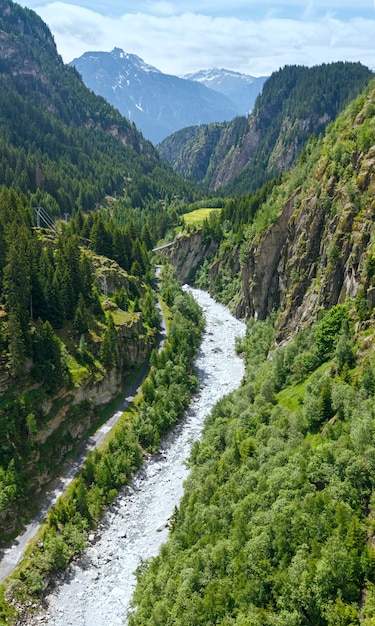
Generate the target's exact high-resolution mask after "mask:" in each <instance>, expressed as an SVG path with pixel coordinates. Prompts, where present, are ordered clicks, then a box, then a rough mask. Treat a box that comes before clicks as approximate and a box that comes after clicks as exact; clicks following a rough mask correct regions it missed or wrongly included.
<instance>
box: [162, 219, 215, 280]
mask: <svg viewBox="0 0 375 626" xmlns="http://www.w3.org/2000/svg"><path fill="white" fill-rule="evenodd" d="M218 247H219V246H218V244H217V243H216V242H215V241H212V240H211V239H210V240H207V241H203V240H202V235H201V233H200V231H198V232H196V233H193V234H192V235H188V236H186V235H183V236H180V237H177V239H176V243H175V245H174V246H173V248H172V250H171V251H170V252H169V257H170V262H171V263H172V265H173V267H175V269H176V275H177V278H178V280H179V281H180V282H181V283H182V284H184V283H187V282H189V280H191V279H192V278H193V277H194V275H195V272H196V271H197V269H198V268H199V266H200V265H201V264H202V262H203V261H204V259H206V258H209V257H210V256H212V255H213V254H214V253H215V252H216V251H217V249H218Z"/></svg>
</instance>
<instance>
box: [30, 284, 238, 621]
mask: <svg viewBox="0 0 375 626" xmlns="http://www.w3.org/2000/svg"><path fill="white" fill-rule="evenodd" d="M188 289H189V290H190V291H191V293H192V294H193V296H194V297H195V299H196V300H197V302H198V303H199V304H200V305H201V307H202V308H203V311H204V314H205V318H206V328H205V332H204V335H203V339H202V343H201V348H200V351H199V354H198V355H197V358H196V361H195V366H196V370H197V373H198V379H199V391H198V392H197V394H196V395H195V396H194V397H193V399H192V402H191V404H190V407H189V409H188V410H187V411H186V414H185V417H184V419H183V420H182V422H181V423H180V424H179V425H178V426H177V428H176V429H175V430H174V431H173V432H172V433H170V435H169V436H168V437H167V438H166V439H164V441H163V442H162V444H161V445H160V449H159V451H158V453H157V454H155V455H153V456H152V457H150V458H149V459H148V460H147V462H146V463H145V464H144V465H143V466H142V468H141V469H140V470H139V471H138V472H137V474H136V476H135V477H134V479H133V481H132V483H131V484H130V485H128V486H126V487H124V488H123V490H122V491H121V492H120V493H119V495H118V497H117V499H116V501H115V502H114V503H113V505H112V506H111V507H110V509H109V510H108V511H107V513H106V514H105V516H104V518H103V520H102V522H101V524H100V526H99V527H98V529H97V530H96V531H95V532H92V533H91V534H90V536H89V542H90V543H89V546H88V548H87V549H86V551H85V552H84V554H83V555H82V557H81V558H80V559H79V561H77V562H75V563H74V564H72V565H71V566H70V567H69V569H68V571H67V573H66V574H65V576H64V578H63V580H62V581H61V582H60V583H58V584H57V585H56V586H55V588H54V589H53V591H52V592H51V593H50V594H49V595H48V596H47V597H46V599H45V608H44V609H43V610H42V612H40V613H38V614H37V615H36V616H35V617H34V618H33V619H30V621H28V624H30V626H34V625H35V626H36V625H37V624H47V625H48V626H70V625H72V626H73V625H74V626H116V625H120V624H125V623H126V614H127V612H128V609H129V604H130V600H131V597H132V593H133V590H134V585H135V570H136V568H137V567H138V565H139V564H140V563H141V562H142V560H144V559H148V558H149V557H152V556H154V555H156V554H157V553H158V551H159V549H160V547H161V545H162V544H163V543H164V542H165V541H166V539H167V536H168V519H169V518H170V517H171V515H172V514H173V511H174V509H175V506H176V505H178V503H179V501H180V499H181V497H182V494H183V482H184V480H185V478H186V477H187V473H188V470H187V468H186V465H185V461H186V459H187V458H188V456H189V452H190V449H191V445H192V443H193V442H194V441H196V440H197V439H198V438H199V437H200V434H201V432H202V427H203V423H204V420H205V418H206V417H207V415H208V414H209V413H210V411H211V409H212V407H213V406H214V405H215V404H216V402H217V401H218V400H219V399H220V398H222V397H223V396H224V395H226V394H228V393H229V392H231V391H233V390H234V389H236V388H237V387H238V386H239V385H240V382H241V380H242V378H243V375H244V365H243V362H242V360H241V359H240V358H239V357H238V356H237V355H236V353H235V338H236V337H238V336H243V335H244V333H245V325H244V324H243V323H242V322H240V321H239V320H236V319H235V318H234V317H233V316H232V315H231V314H230V313H229V311H228V309H226V308H225V307H223V306H222V305H220V304H218V303H216V302H215V301H214V300H213V299H212V298H211V297H210V296H209V295H208V294H207V293H205V292H203V291H200V290H197V289H192V288H190V287H189V288H188Z"/></svg>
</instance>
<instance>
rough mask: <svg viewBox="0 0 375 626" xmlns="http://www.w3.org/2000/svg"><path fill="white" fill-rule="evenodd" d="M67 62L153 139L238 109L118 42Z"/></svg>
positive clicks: (218, 94)
mask: <svg viewBox="0 0 375 626" xmlns="http://www.w3.org/2000/svg"><path fill="white" fill-rule="evenodd" d="M70 65H72V66H74V67H75V68H76V69H77V70H78V72H79V73H80V74H81V76H82V78H83V81H84V83H85V85H87V87H89V88H90V89H92V91H93V92H94V93H96V94H98V95H100V96H102V97H103V98H105V99H106V100H107V101H108V102H110V103H111V104H112V105H113V106H115V107H116V108H117V109H118V110H119V111H120V112H121V113H122V115H124V116H125V117H126V118H128V119H129V120H130V121H131V122H134V123H135V124H136V126H137V128H139V130H141V131H142V133H143V135H144V136H145V137H146V138H147V139H149V140H150V141H152V142H153V143H154V144H155V145H156V144H158V143H159V142H160V141H162V140H163V139H164V138H165V137H167V136H168V135H170V134H172V133H174V132H176V131H177V130H179V129H180V128H184V127H185V126H191V125H194V124H209V123H210V122H216V121H218V122H220V121H224V120H231V119H233V117H235V116H236V115H238V114H239V113H240V112H241V111H242V109H240V108H239V107H238V106H237V105H236V104H235V103H234V102H233V101H232V100H231V99H230V98H229V97H227V96H226V95H225V94H223V93H221V92H219V91H215V90H213V89H209V88H207V87H206V86H205V85H204V84H203V83H200V82H195V81H191V80H186V79H184V78H180V77H178V76H172V75H170V74H164V73H163V72H161V71H160V70H158V69H157V68H155V67H153V66H151V65H148V64H147V63H145V62H144V61H143V60H142V59H140V58H139V57H137V56H136V55H134V54H128V53H125V52H124V51H123V50H120V49H119V48H114V50H112V52H85V54H83V55H82V56H81V57H79V58H78V59H74V60H73V61H72V62H71V64H70Z"/></svg>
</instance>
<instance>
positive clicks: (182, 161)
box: [158, 63, 372, 194]
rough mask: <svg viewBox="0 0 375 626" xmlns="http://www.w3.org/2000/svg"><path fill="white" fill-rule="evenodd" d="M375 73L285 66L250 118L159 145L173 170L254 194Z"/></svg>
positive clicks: (338, 66)
mask: <svg viewBox="0 0 375 626" xmlns="http://www.w3.org/2000/svg"><path fill="white" fill-rule="evenodd" d="M371 75H372V73H371V72H370V70H369V69H368V68H366V67H364V66H362V65H361V64H360V63H332V64H323V65H321V66H316V67H312V68H307V67H303V66H286V67H284V68H283V69H281V70H279V71H278V72H274V73H273V74H272V76H271V77H270V78H269V79H268V80H267V81H266V82H265V84H264V86H263V91H262V94H261V95H260V96H259V97H258V99H257V101H256V103H255V107H254V110H253V112H252V113H251V114H250V115H249V117H248V118H245V117H243V118H242V117H240V118H236V119H235V120H233V121H232V122H229V123H222V124H210V125H206V126H204V125H203V126H199V127H194V128H189V129H183V130H181V131H179V132H178V133H176V134H175V135H172V136H170V137H167V139H165V140H164V141H163V142H162V143H161V144H160V146H159V147H158V149H159V152H160V154H161V156H162V157H163V158H165V159H166V160H168V161H169V162H170V163H172V165H173V167H174V169H175V170H176V171H177V172H179V173H181V174H183V175H184V176H187V177H188V178H191V179H193V180H195V181H199V182H202V183H203V184H205V185H207V186H208V187H209V189H211V190H215V191H217V190H219V189H222V188H224V191H225V193H236V194H238V193H244V192H246V191H250V190H256V189H258V188H259V187H261V185H262V184H263V183H265V182H266V181H267V180H270V179H271V178H273V177H274V176H277V175H279V174H280V173H281V172H283V171H285V170H286V169H287V168H289V167H291V166H292V165H293V164H294V162H295V160H296V157H297V155H298V154H299V153H300V151H301V149H302V147H303V145H304V143H305V142H306V141H307V139H308V137H309V136H310V135H311V134H312V133H315V134H316V135H318V134H320V133H322V132H323V131H324V129H325V127H326V126H327V124H328V123H329V122H331V121H332V120H334V119H335V117H336V115H337V114H338V113H339V111H340V110H342V109H343V107H344V106H345V105H346V104H348V102H349V101H350V100H351V99H352V98H353V97H354V96H355V95H356V94H358V93H359V92H360V91H361V90H362V89H363V87H364V86H365V85H366V83H367V82H368V81H369V79H370V77H371Z"/></svg>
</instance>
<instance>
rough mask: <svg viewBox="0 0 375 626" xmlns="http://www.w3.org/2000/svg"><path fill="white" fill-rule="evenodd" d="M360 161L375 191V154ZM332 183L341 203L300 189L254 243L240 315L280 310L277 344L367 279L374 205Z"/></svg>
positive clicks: (366, 184) (367, 185)
mask: <svg viewBox="0 0 375 626" xmlns="http://www.w3.org/2000/svg"><path fill="white" fill-rule="evenodd" d="M370 152H371V153H372V152H373V148H371V149H370ZM356 168H357V171H358V172H359V179H358V180H359V182H360V184H361V189H362V192H364V191H367V192H369V191H371V190H372V189H373V186H374V181H375V173H374V172H373V169H374V168H373V164H372V162H371V158H370V155H369V154H362V155H360V156H359V157H358V155H357V157H356ZM364 172H365V175H364ZM358 184H359V183H358ZM326 189H328V190H329V195H330V196H331V198H332V206H333V208H334V210H332V208H331V209H327V208H325V207H324V203H323V202H322V200H321V198H320V197H319V195H317V194H316V193H314V192H312V193H311V194H310V196H308V197H306V196H305V197H304V198H303V199H301V198H300V192H299V191H297V192H295V193H294V195H293V196H292V197H291V198H290V199H289V201H288V202H287V203H286V204H285V206H284V207H283V209H282V212H281V214H280V216H279V217H278V219H277V220H276V221H275V222H274V223H273V224H272V225H271V226H270V227H269V228H268V230H267V231H266V232H265V233H264V235H263V236H262V238H261V240H260V241H257V242H256V243H253V244H251V246H250V248H249V253H248V258H247V261H246V262H245V263H244V264H243V266H242V287H241V295H240V299H239V303H238V307H237V315H239V316H244V317H255V318H257V319H258V318H259V319H264V318H265V317H266V316H267V315H268V314H270V313H271V312H272V311H275V310H277V309H279V310H280V314H279V316H278V319H277V322H276V341H277V342H278V343H280V342H283V341H285V340H287V339H289V338H290V337H291V336H293V335H294V334H295V333H296V332H297V331H298V330H299V329H301V328H304V327H306V326H308V325H309V324H310V323H311V322H312V321H313V320H314V319H315V318H316V316H317V314H318V312H319V310H321V309H323V308H324V309H326V308H330V307H332V306H334V305H335V304H337V303H340V302H344V300H345V299H346V298H347V297H350V298H355V297H356V295H357V293H358V289H359V287H360V284H361V281H362V282H363V268H364V267H365V264H366V262H367V258H368V254H369V253H370V251H369V249H368V243H369V241H370V238H371V234H372V230H373V208H372V205H371V203H369V204H368V208H367V209H366V210H363V209H361V208H360V206H359V204H358V202H357V201H356V200H355V199H353V202H351V201H350V200H349V199H348V197H347V195H346V194H345V193H344V192H343V191H342V183H340V182H339V181H335V180H333V179H332V180H328V181H327V183H326ZM368 298H369V299H371V298H372V292H371V289H370V291H369V294H368ZM369 304H370V302H369Z"/></svg>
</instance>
